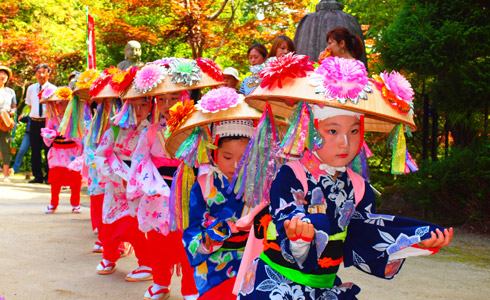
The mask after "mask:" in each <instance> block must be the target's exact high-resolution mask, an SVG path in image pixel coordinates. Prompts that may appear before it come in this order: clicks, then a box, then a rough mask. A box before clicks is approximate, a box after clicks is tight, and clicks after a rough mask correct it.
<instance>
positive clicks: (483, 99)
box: [377, 0, 490, 146]
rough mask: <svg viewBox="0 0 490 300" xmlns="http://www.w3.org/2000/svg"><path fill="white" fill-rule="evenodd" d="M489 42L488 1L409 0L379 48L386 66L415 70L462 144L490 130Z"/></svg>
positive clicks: (489, 10) (406, 71)
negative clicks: (489, 114)
mask: <svg viewBox="0 0 490 300" xmlns="http://www.w3.org/2000/svg"><path fill="white" fill-rule="evenodd" d="M488 40H490V7H489V6H488V4H485V2H483V1H466V0H453V1H446V0H434V1H427V0H410V1H406V3H405V5H404V6H403V8H402V10H401V11H400V13H399V14H398V16H397V17H396V18H395V20H394V21H393V24H391V26H390V27H389V28H388V29H387V30H386V31H385V32H384V33H383V34H382V39H381V41H380V43H379V44H378V45H377V50H378V51H379V52H380V53H381V57H382V60H383V62H384V63H385V65H386V66H387V67H388V68H391V69H396V70H399V71H405V73H416V74H417V77H419V78H420V79H421V80H422V82H423V84H422V85H420V86H424V87H425V91H424V92H425V93H427V94H428V95H429V99H430V101H431V102H432V105H433V106H434V107H436V108H437V109H438V111H439V114H440V115H441V116H443V117H445V118H446V119H447V120H448V121H449V125H450V130H451V131H452V133H453V137H454V141H455V144H456V145H463V146H464V145H467V144H469V143H471V142H472V141H473V139H474V138H475V137H477V136H483V137H484V136H486V135H487V134H488V133H487V132H485V131H482V128H483V122H484V118H483V111H484V110H485V108H488V107H489V106H490V97H489V95H488V86H489V84H490V67H489V65H490V44H489V43H487V42H486V41H488ZM416 91H417V92H418V93H422V90H421V89H420V88H419V89H418V90H416ZM419 116H421V115H419Z"/></svg>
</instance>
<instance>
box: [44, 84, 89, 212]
mask: <svg viewBox="0 0 490 300" xmlns="http://www.w3.org/2000/svg"><path fill="white" fill-rule="evenodd" d="M40 94H41V97H40V98H41V101H43V100H44V101H43V102H47V103H48V105H47V106H48V110H47V119H48V121H47V123H46V127H45V128H43V129H42V130H41V135H42V137H43V140H44V143H45V144H46V145H47V146H48V147H49V146H51V144H52V145H53V146H52V147H51V148H50V149H49V152H48V166H49V169H50V172H49V183H50V184H51V203H50V204H49V205H48V207H46V210H45V213H46V214H52V213H54V212H55V210H56V209H57V208H58V204H59V199H60V198H59V196H60V191H61V187H62V186H69V187H70V189H71V197H70V203H71V205H72V213H80V212H81V208H80V189H81V185H82V176H81V174H80V172H79V171H75V170H73V169H71V168H70V164H71V163H72V162H73V161H74V160H75V158H77V157H78V156H80V155H81V153H82V146H81V144H80V142H79V141H77V140H74V139H70V138H65V136H64V134H61V130H60V123H61V122H62V118H63V115H64V113H65V110H66V107H67V104H68V102H69V101H70V100H71V99H72V91H71V90H70V89H69V88H68V87H61V88H59V89H57V90H56V91H55V90H54V89H53V90H51V89H46V90H43V91H41V92H40ZM48 98H49V99H48ZM78 101H79V100H78ZM78 101H76V100H75V99H74V100H72V104H74V103H75V102H78ZM68 113H71V112H70V111H68Z"/></svg>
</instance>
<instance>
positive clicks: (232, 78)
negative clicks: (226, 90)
mask: <svg viewBox="0 0 490 300" xmlns="http://www.w3.org/2000/svg"><path fill="white" fill-rule="evenodd" d="M223 74H224V76H223V81H224V82H225V86H226V87H230V88H233V89H235V90H236V91H237V92H238V89H237V86H238V84H239V83H240V77H239V76H240V75H239V74H238V71H237V69H235V68H231V67H229V68H226V69H225V70H224V71H223Z"/></svg>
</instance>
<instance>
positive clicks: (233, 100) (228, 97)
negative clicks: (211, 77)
mask: <svg viewBox="0 0 490 300" xmlns="http://www.w3.org/2000/svg"><path fill="white" fill-rule="evenodd" d="M241 102H243V99H241V98H240V96H239V95H238V94H237V92H236V91H235V89H233V88H229V87H221V88H219V89H214V90H210V91H209V92H207V93H206V94H205V95H204V96H202V98H201V100H200V101H199V102H198V103H197V105H196V106H197V109H198V110H202V111H203V112H205V113H209V112H211V113H215V112H218V111H220V110H226V109H228V108H230V107H235V106H237V105H238V103H241Z"/></svg>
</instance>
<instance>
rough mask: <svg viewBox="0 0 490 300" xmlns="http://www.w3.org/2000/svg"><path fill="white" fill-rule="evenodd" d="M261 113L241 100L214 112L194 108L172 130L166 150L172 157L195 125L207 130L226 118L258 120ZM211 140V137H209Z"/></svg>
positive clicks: (166, 143)
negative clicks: (177, 126)
mask: <svg viewBox="0 0 490 300" xmlns="http://www.w3.org/2000/svg"><path fill="white" fill-rule="evenodd" d="M261 116H262V113H261V112H260V111H258V110H256V109H254V108H252V107H250V106H249V105H248V104H246V103H244V102H242V103H240V104H238V105H237V106H235V107H230V108H228V109H226V110H220V111H218V112H216V113H211V112H203V111H200V110H196V111H194V112H193V113H192V115H191V116H190V117H189V118H188V119H187V121H185V123H184V124H182V125H181V126H180V127H179V128H177V129H176V130H174V131H173V132H172V134H171V135H170V137H169V138H168V139H167V141H166V142H165V148H166V150H167V152H168V153H169V154H170V155H172V157H174V155H175V152H177V150H178V149H179V147H180V145H181V144H182V143H183V142H184V141H185V140H186V139H187V138H188V137H189V135H190V134H191V133H192V131H193V130H194V128H195V127H196V126H201V128H202V129H203V131H204V132H207V126H208V125H209V124H212V123H214V122H220V121H226V120H260V118H261ZM209 140H211V138H209Z"/></svg>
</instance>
